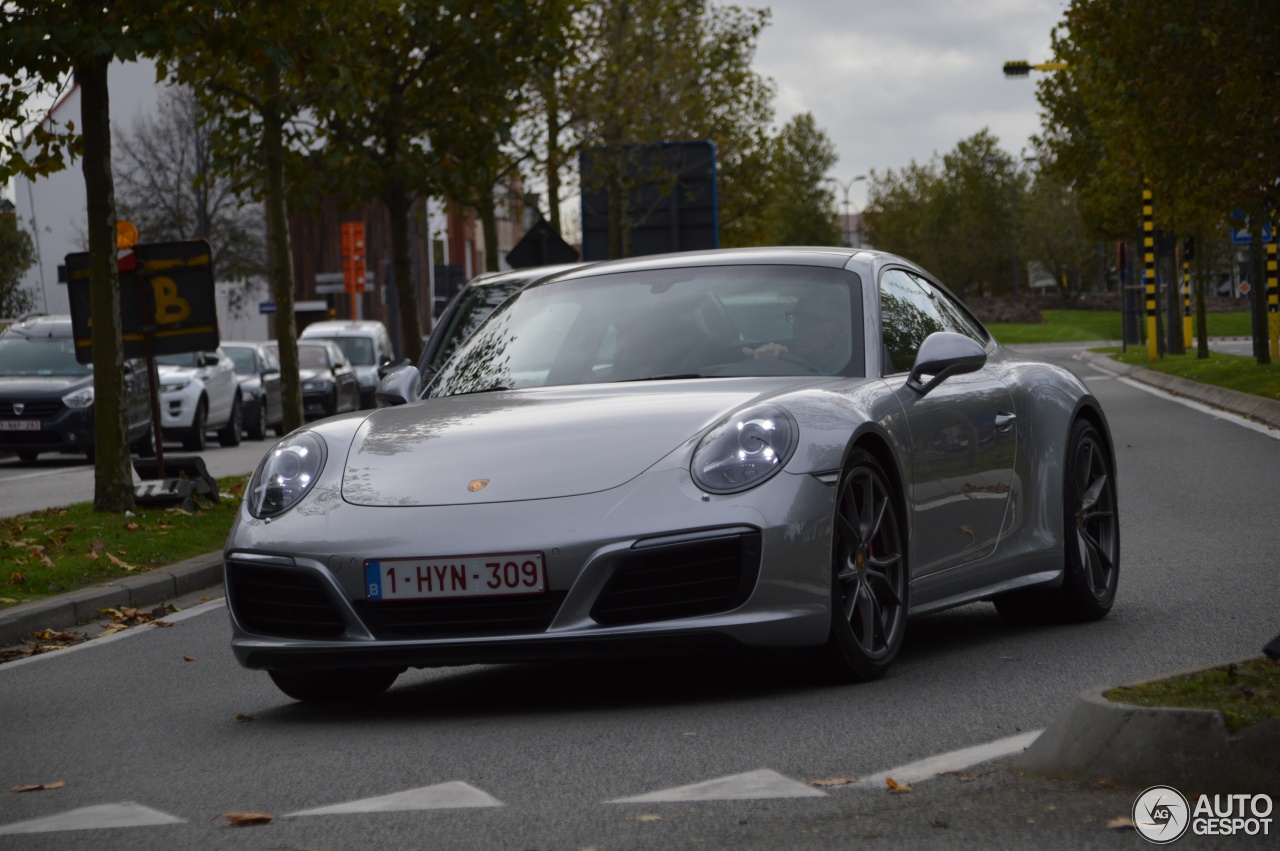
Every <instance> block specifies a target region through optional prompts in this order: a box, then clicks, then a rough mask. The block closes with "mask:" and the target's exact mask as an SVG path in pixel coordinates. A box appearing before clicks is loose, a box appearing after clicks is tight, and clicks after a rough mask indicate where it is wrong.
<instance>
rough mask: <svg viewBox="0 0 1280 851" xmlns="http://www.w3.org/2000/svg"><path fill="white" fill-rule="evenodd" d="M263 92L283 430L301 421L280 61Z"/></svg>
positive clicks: (269, 245) (270, 68)
mask: <svg viewBox="0 0 1280 851" xmlns="http://www.w3.org/2000/svg"><path fill="white" fill-rule="evenodd" d="M266 75H267V76H266V81H265V82H266V90H267V97H266V98H265V99H264V101H263V109H262V113H263V114H262V149H263V150H262V155H263V163H264V166H265V168H266V175H265V177H266V181H265V182H266V187H265V189H266V191H265V197H264V199H263V201H264V204H263V206H264V207H265V208H266V215H267V253H268V254H269V255H270V260H269V262H270V267H271V292H272V296H273V298H274V299H275V303H276V320H275V321H276V341H277V343H278V344H279V347H280V403H281V407H282V408H283V409H284V430H285V431H286V432H290V431H293V430H294V429H295V428H298V427H299V426H301V425H302V423H303V412H302V380H301V379H300V378H299V376H298V328H297V324H296V322H295V321H294V315H293V251H292V249H291V248H290V246H289V215H288V209H287V205H286V202H285V197H284V114H283V111H284V107H283V106H282V104H281V96H280V66H278V65H276V64H275V63H272V64H271V65H270V66H268V68H267V70H266Z"/></svg>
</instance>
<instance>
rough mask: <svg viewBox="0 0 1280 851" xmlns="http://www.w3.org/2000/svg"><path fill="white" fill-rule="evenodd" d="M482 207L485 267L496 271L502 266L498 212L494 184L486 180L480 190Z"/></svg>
mask: <svg viewBox="0 0 1280 851" xmlns="http://www.w3.org/2000/svg"><path fill="white" fill-rule="evenodd" d="M477 194H478V195H479V197H480V208H479V209H478V210H477V211H476V212H478V213H479V214H480V226H481V228H482V229H483V231H484V268H485V271H486V272H496V271H498V269H499V268H500V267H501V265H502V264H501V263H499V262H498V214H497V212H496V211H495V210H494V205H495V203H496V202H495V201H494V198H493V185H492V184H490V183H488V182H485V183H484V184H483V185H482V186H481V187H480V188H479V189H478V190H477Z"/></svg>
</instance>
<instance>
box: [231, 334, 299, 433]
mask: <svg viewBox="0 0 1280 851" xmlns="http://www.w3.org/2000/svg"><path fill="white" fill-rule="evenodd" d="M222 350H223V351H224V352H226V353H227V355H228V357H230V358H231V362H232V363H233V364H234V365H235V368H236V378H237V379H239V381H240V413H241V417H240V419H241V420H242V421H243V422H244V428H245V433H246V434H248V435H249V437H250V438H251V439H252V440H262V439H263V438H264V437H266V436H267V429H272V430H274V431H275V433H276V435H277V436H278V437H283V436H284V405H283V404H281V402H280V361H279V360H277V358H276V351H275V349H274V348H272V347H271V346H268V345H267V344H266V343H241V342H236V343H227V342H224V343H223V344H222Z"/></svg>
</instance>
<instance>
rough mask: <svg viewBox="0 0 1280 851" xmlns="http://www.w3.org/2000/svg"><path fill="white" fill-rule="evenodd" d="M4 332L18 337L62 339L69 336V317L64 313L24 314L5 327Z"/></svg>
mask: <svg viewBox="0 0 1280 851" xmlns="http://www.w3.org/2000/svg"><path fill="white" fill-rule="evenodd" d="M5 333H7V334H14V335H16V336H20V337H53V338H56V339H63V338H66V337H70V336H71V317H70V316H67V315H65V314H54V315H50V316H46V315H44V314H40V315H31V316H24V317H23V318H22V319H19V320H18V321H17V322H14V323H13V324H12V325H10V326H9V327H8V328H6V329H5Z"/></svg>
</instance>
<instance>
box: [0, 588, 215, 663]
mask: <svg viewBox="0 0 1280 851" xmlns="http://www.w3.org/2000/svg"><path fill="white" fill-rule="evenodd" d="M226 602H227V601H226V599H225V598H219V599H217V600H210V601H209V602H207V603H201V604H200V605H198V606H192V607H191V608H189V609H183V610H182V611H180V612H174V613H173V614H171V615H165V616H164V618H163V620H164V621H165V622H166V623H181V622H182V621H185V620H187V619H188V618H194V617H197V616H199V615H204V614H208V613H209V612H212V611H216V610H217V609H221V608H222V607H223V606H225V605H226ZM89 626H92V624H89ZM72 628H73V629H75V628H76V627H72ZM153 629H155V627H153V626H150V625H147V624H140V625H139V626H131V627H129V628H128V629H125V630H121V631H120V632H113V633H112V634H111V635H104V636H102V637H101V638H90V639H89V640H87V641H82V642H81V643H79V644H72V645H71V646H70V647H64V648H62V649H61V650H50V651H49V652H47V653H41V654H39V655H37V656H27V657H25V658H22V659H14V660H13V661H12V662H5V663H4V664H3V665H0V673H3V672H5V671H7V670H9V669H10V668H17V667H20V666H22V665H33V664H35V663H36V662H43V661H45V660H48V659H55V658H57V657H59V656H66V655H67V654H68V653H74V652H76V651H77V650H88V649H89V648H90V647H101V646H102V645H104V644H110V643H111V642H113V641H120V640H122V639H125V638H130V637H132V636H135V635H140V634H142V633H145V632H150V631H151V630H153Z"/></svg>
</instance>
